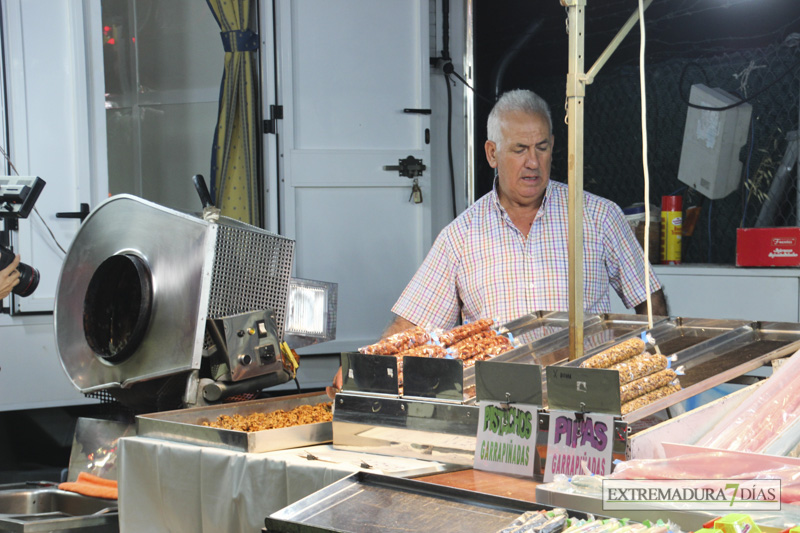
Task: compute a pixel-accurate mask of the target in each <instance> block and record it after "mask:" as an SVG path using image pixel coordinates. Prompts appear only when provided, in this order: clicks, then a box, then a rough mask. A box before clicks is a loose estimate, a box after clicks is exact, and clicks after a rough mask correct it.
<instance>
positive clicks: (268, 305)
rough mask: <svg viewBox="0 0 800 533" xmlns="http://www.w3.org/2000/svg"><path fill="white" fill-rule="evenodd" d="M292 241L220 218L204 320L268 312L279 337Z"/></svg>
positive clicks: (292, 246)
mask: <svg viewBox="0 0 800 533" xmlns="http://www.w3.org/2000/svg"><path fill="white" fill-rule="evenodd" d="M293 257H294V241H293V240H292V239H288V238H286V237H282V236H280V235H277V234H274V233H270V232H268V231H265V230H262V229H260V228H256V227H254V226H248V225H246V224H241V223H239V222H236V221H232V220H230V219H224V218H221V219H220V221H219V225H218V226H217V244H216V250H215V253H214V263H213V270H212V277H211V290H210V295H209V300H208V317H209V318H221V317H225V316H230V315H235V314H239V313H246V312H249V311H257V310H263V309H272V310H273V311H275V319H276V325H277V331H278V332H279V335H281V338H282V337H283V328H284V323H285V320H286V300H287V297H288V292H289V278H290V276H291V271H292V260H293Z"/></svg>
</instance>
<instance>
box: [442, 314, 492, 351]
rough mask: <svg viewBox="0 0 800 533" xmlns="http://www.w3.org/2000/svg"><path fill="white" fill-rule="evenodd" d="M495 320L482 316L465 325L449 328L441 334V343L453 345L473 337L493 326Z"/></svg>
mask: <svg viewBox="0 0 800 533" xmlns="http://www.w3.org/2000/svg"><path fill="white" fill-rule="evenodd" d="M492 324H494V321H493V320H492V319H491V318H482V319H480V320H476V321H475V322H470V323H469V324H464V325H463V326H458V327H455V328H453V329H450V330H447V331H445V332H444V333H442V334H440V335H439V343H440V344H441V345H442V346H445V347H447V346H452V345H453V344H455V343H457V342H458V341H460V340H463V339H466V338H467V337H472V336H473V335H475V334H476V333H478V332H480V331H485V330H488V329H489V328H490V327H492Z"/></svg>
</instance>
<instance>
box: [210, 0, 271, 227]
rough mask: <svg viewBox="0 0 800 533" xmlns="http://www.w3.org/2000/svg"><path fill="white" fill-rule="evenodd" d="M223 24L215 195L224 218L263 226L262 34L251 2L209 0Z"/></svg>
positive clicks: (213, 181)
mask: <svg viewBox="0 0 800 533" xmlns="http://www.w3.org/2000/svg"><path fill="white" fill-rule="evenodd" d="M206 2H207V3H208V6H209V7H210V8H211V11H212V12H213V13H214V18H215V19H216V20H217V24H219V27H220V30H221V33H220V35H221V36H222V45H223V47H224V48H225V71H224V72H223V75H222V85H221V87H220V97H219V115H218V118H217V129H216V131H215V132H214V146H213V152H212V156H211V196H212V198H213V199H214V203H215V204H216V206H217V207H219V208H220V211H221V214H222V215H224V216H227V217H230V218H235V219H237V220H241V221H242V222H246V223H248V224H251V225H254V226H260V225H261V212H260V209H259V206H260V204H261V202H260V190H259V179H258V116H257V113H258V107H257V106H258V99H257V98H258V94H257V90H258V83H257V79H258V77H257V75H256V70H255V69H256V65H257V61H256V57H255V52H256V50H258V34H256V33H254V32H253V31H251V30H250V0H206Z"/></svg>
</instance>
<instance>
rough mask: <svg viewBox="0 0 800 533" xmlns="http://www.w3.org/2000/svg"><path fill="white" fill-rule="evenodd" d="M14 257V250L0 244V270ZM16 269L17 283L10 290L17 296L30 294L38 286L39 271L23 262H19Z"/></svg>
mask: <svg viewBox="0 0 800 533" xmlns="http://www.w3.org/2000/svg"><path fill="white" fill-rule="evenodd" d="M14 257H16V255H14V252H12V251H11V250H9V249H7V248H4V247H3V246H0V270H3V269H4V268H6V267H7V266H8V265H10V264H11V262H12V261H13V260H14ZM17 270H19V283H18V284H17V286H16V287H14V288H13V289H12V290H11V292H13V293H14V294H17V295H19V296H30V295H31V294H33V291H35V290H36V287H38V286H39V271H38V270H36V269H35V268H33V267H32V266H30V265H26V264H25V263H20V264H19V265H18V266H17Z"/></svg>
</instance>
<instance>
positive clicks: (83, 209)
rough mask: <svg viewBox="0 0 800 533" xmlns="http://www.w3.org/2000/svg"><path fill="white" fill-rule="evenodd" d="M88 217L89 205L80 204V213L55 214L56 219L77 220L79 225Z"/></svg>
mask: <svg viewBox="0 0 800 533" xmlns="http://www.w3.org/2000/svg"><path fill="white" fill-rule="evenodd" d="M88 216H89V204H81V210H80V211H68V212H66V213H56V218H79V219H81V223H82V222H83V221H84V220H85V219H86V217H88Z"/></svg>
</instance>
